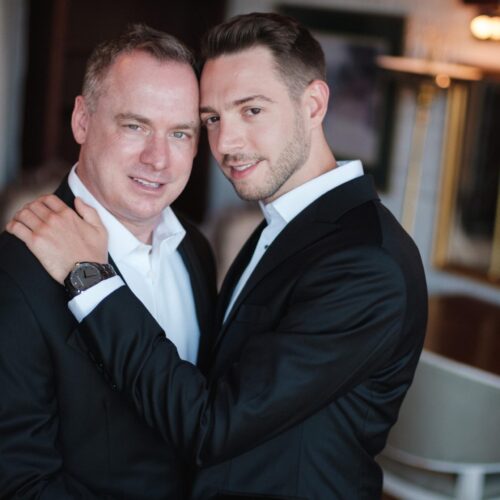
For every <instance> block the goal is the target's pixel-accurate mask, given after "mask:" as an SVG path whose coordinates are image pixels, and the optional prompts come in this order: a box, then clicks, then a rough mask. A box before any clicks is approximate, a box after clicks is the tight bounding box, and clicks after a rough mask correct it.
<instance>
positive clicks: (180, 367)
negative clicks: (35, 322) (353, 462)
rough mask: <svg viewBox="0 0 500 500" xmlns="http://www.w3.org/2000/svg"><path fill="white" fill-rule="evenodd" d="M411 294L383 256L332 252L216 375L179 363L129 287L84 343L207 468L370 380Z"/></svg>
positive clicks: (93, 323) (97, 315) (91, 319)
mask: <svg viewBox="0 0 500 500" xmlns="http://www.w3.org/2000/svg"><path fill="white" fill-rule="evenodd" d="M339 269H340V270H341V271H339ZM405 300H406V297H405V289H404V285H403V280H402V277H401V275H400V272H399V270H398V268H397V266H396V265H395V264H394V263H393V262H392V261H391V260H390V258H389V257H387V255H386V254H385V253H383V252H382V251H379V250H377V249H373V251H372V253H369V252H367V251H366V250H365V249H363V250H360V251H359V252H357V253H356V252H349V253H346V254H338V255H336V256H334V257H333V256H330V257H328V258H326V259H324V260H323V261H322V262H319V263H317V265H316V267H315V268H314V269H309V270H308V271H307V272H306V273H305V274H304V275H303V276H302V277H301V278H300V279H299V280H298V281H297V283H296V285H295V289H294V292H293V293H292V295H291V297H290V300H289V303H288V307H287V310H286V312H285V314H284V315H283V316H282V318H281V319H280V321H279V323H278V324H277V325H276V327H275V328H273V330H268V331H259V332H258V333H255V334H252V335H251V336H250V338H249V340H248V341H247V343H246V344H245V346H244V347H243V349H242V352H241V355H240V357H239V359H235V360H234V362H233V363H232V364H231V366H230V367H228V369H227V370H226V372H225V373H224V374H223V375H222V376H221V377H220V378H218V379H216V380H211V381H208V380H207V379H205V378H204V377H203V376H202V374H201V373H200V372H199V371H198V370H197V369H196V367H194V366H193V365H191V364H189V363H186V362H183V361H181V360H180V359H179V357H178V356H177V353H176V350H175V347H174V346H173V345H172V344H171V343H170V342H169V341H168V340H167V339H165V336H164V335H163V333H162V332H161V329H160V327H159V326H158V325H157V324H156V322H155V321H154V320H153V318H151V316H150V315H149V314H148V313H147V311H146V310H145V309H144V308H143V306H142V304H141V303H140V302H139V301H138V300H137V299H136V298H135V297H134V295H133V294H132V293H131V292H130V291H129V290H128V289H127V288H126V287H122V288H121V289H119V290H117V291H116V292H114V293H113V294H111V296H109V297H108V298H107V299H105V300H104V301H103V302H102V303H101V304H100V305H99V306H98V307H97V308H96V309H95V310H94V312H92V313H91V314H90V315H89V316H88V317H87V318H86V319H85V320H84V322H83V325H82V326H83V330H84V331H85V335H84V341H85V342H86V343H87V345H88V346H89V348H90V349H91V350H92V351H94V353H95V355H96V356H97V357H98V358H99V359H100V360H102V361H103V363H104V364H105V366H107V367H108V371H109V373H110V374H111V377H112V378H113V380H114V382H115V383H116V384H117V385H118V388H119V389H120V390H121V391H122V392H123V393H124V394H125V395H126V396H127V397H129V398H130V399H131V401H132V402H133V404H134V405H135V407H136V409H137V410H138V411H139V413H140V414H141V415H142V416H143V417H144V418H145V419H146V421H147V422H148V424H149V425H151V426H154V427H156V428H158V429H159V430H160V432H161V433H162V434H163V435H164V436H165V437H166V438H168V439H171V440H172V441H174V442H175V443H176V444H177V445H178V447H179V448H180V449H182V450H184V451H185V452H186V453H187V454H189V455H190V458H191V459H193V460H195V461H196V463H197V464H198V465H207V464H211V463H214V462H218V461H220V460H224V459H225V458H228V457H230V456H234V455H237V454H239V453H241V452H244V451H247V450H248V449H250V448H252V447H253V446H256V445H257V444H259V443H261V442H263V441H265V440H268V439H270V438H272V437H273V436H275V435H276V434H278V433H279V432H281V431H283V430H285V429H287V428H289V427H290V426H292V425H294V424H296V423H298V422H300V421H301V420H303V419H305V418H307V417H308V416H309V415H311V414H312V413H314V412H316V411H318V410H320V409H322V408H323V407H325V406H326V405H328V404H329V403H331V402H332V401H333V400H334V399H335V398H337V397H339V396H341V395H342V394H345V393H346V392H347V391H349V390H350V389H351V388H352V387H354V386H355V385H357V384H359V383H360V382H362V381H364V380H366V379H367V378H368V377H369V376H370V375H371V374H373V373H374V371H376V370H377V369H378V368H380V367H381V366H382V365H383V364H384V363H385V362H386V361H387V360H388V359H389V358H390V356H391V354H392V351H393V349H394V348H395V346H396V344H397V342H398V341H399V338H400V332H401V328H402V323H403V319H404V314H405ZM231 333H233V332H229V333H228V335H231Z"/></svg>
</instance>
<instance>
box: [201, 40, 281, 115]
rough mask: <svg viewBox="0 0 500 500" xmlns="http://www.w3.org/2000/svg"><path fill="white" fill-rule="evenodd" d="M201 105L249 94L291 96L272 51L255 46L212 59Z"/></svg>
mask: <svg viewBox="0 0 500 500" xmlns="http://www.w3.org/2000/svg"><path fill="white" fill-rule="evenodd" d="M200 86H201V105H202V106H204V105H211V104H213V103H210V102H209V101H212V100H214V99H221V98H223V99H228V100H232V99H239V98H242V97H243V96H245V95H268V94H269V95H274V94H280V93H283V94H282V95H283V96H288V91H287V87H286V85H285V83H284V81H283V79H282V77H281V75H280V74H279V73H278V70H277V69H276V64H275V61H274V58H273V55H272V53H271V51H270V50H269V49H267V48H265V47H254V48H250V49H246V50H243V51H241V52H237V53H234V54H228V55H223V56H220V57H217V58H215V59H209V60H208V61H207V62H206V63H205V66H204V68H203V72H202V75H201V83H200Z"/></svg>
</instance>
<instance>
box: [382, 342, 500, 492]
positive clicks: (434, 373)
mask: <svg viewBox="0 0 500 500" xmlns="http://www.w3.org/2000/svg"><path fill="white" fill-rule="evenodd" d="M379 463H380V465H381V466H382V468H383V469H384V491H385V492H386V493H388V494H390V495H393V496H396V497H397V498H401V499H403V500H449V499H457V500H482V499H491V500H493V499H495V500H500V377H499V376H497V375H493V374H490V373H487V372H485V371H482V370H478V369H476V368H472V367H469V366H467V365H464V364H462V363H457V362H455V361H451V360H449V359H447V358H444V357H442V356H439V355H436V354H433V353H431V352H428V351H423V353H422V356H421V359H420V361H419V364H418V367H417V371H416V373H415V379H414V381H413V385H412V386H411V387H410V389H409V391H408V394H407V396H406V399H405V401H404V402H403V405H402V407H401V411H400V415H399V419H398V422H397V423H396V425H395V426H394V428H393V429H392V430H391V432H390V434H389V438H388V443H387V447H386V449H385V450H384V452H383V453H382V454H381V456H380V457H379Z"/></svg>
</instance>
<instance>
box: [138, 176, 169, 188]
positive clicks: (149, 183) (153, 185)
mask: <svg viewBox="0 0 500 500" xmlns="http://www.w3.org/2000/svg"><path fill="white" fill-rule="evenodd" d="M131 179H132V180H133V181H134V182H136V183H137V184H139V185H141V186H144V187H148V188H151V189H158V188H159V187H161V186H163V184H162V183H160V182H153V181H147V180H146V179H141V178H140V177H131Z"/></svg>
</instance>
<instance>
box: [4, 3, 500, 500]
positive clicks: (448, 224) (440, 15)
mask: <svg viewBox="0 0 500 500" xmlns="http://www.w3.org/2000/svg"><path fill="white" fill-rule="evenodd" d="M252 11H280V12H284V13H288V14H290V15H292V16H295V17H296V18H298V19H299V20H301V21H302V22H304V23H305V24H306V25H308V26H309V27H310V28H311V30H312V31H313V32H314V33H315V34H316V36H317V37H318V39H319V40H320V42H321V44H322V45H323V47H324V49H325V53H326V58H327V68H328V83H329V84H330V87H331V94H332V98H331V103H330V108H329V112H328V114H327V117H326V120H325V127H326V131H327V136H328V140H329V141H330V144H331V146H332V148H333V150H334V152H335V154H336V156H337V157H338V158H339V159H349V158H360V159H362V161H363V164H364V166H365V169H366V171H368V172H370V173H371V174H372V175H373V176H374V178H375V181H376V184H377V186H378V189H379V193H380V196H381V198H382V200H383V202H384V203H385V204H386V205H387V206H388V208H389V209H390V210H391V211H392V212H393V213H394V214H395V215H396V217H397V218H398V219H399V220H400V221H401V222H402V224H403V225H404V227H405V228H406V229H407V231H408V232H409V233H410V234H411V235H412V236H413V238H414V239H415V241H416V243H417V245H418V247H419V249H420V252H421V254H422V257H423V260H424V265H425V268H426V273H427V279H428V285H429V292H430V320H429V330H428V335H427V341H426V351H425V352H424V356H423V361H422V367H421V370H422V374H420V371H419V372H417V379H416V384H415V385H414V386H415V388H416V389H415V391H414V392H413V393H411V394H410V396H409V399H408V401H409V402H408V404H407V408H408V409H406V407H405V408H403V410H402V416H401V419H400V422H399V423H398V426H399V428H398V429H396V430H395V432H394V435H393V436H392V437H391V440H392V441H391V440H390V443H389V447H388V450H389V451H388V454H387V457H386V460H387V461H386V462H385V463H384V468H385V469H386V478H388V479H387V485H386V489H387V491H388V492H390V493H391V494H393V495H398V497H399V498H426V499H431V498H436V499H437V498H462V499H463V500H473V499H474V498H500V451H499V450H500V438H499V436H500V432H499V431H500V404H498V402H499V401H500V396H499V394H500V312H499V311H500V196H499V193H500V3H499V2H498V1H497V0H419V1H414V0H302V1H300V0H287V1H286V2H275V1H271V0H254V1H247V0H205V1H203V0H183V1H182V2H169V1H164V0H140V1H139V0H119V1H118V0H85V1H84V0H0V116H1V117H3V122H2V123H3V126H2V127H0V191H1V195H0V225H1V226H2V227H3V226H4V224H5V222H6V221H7V220H8V219H9V218H10V216H11V215H12V213H13V212H14V211H15V210H17V209H18V208H19V207H20V206H22V204H24V203H25V202H26V201H27V200H29V199H31V198H33V197H34V196H36V195H38V194H40V193H42V192H50V191H52V190H53V189H54V188H55V187H56V186H57V185H58V183H59V181H60V180H61V178H62V176H64V175H65V173H66V172H67V171H68V170H69V168H70V167H71V166H72V165H73V164H74V162H75V161H76V159H77V155H78V148H77V145H76V144H75V143H74V141H73V138H72V135H71V130H70V116H71V111H72V107H73V102H74V98H75V96H76V95H78V94H79V93H80V89H81V81H82V77H83V72H84V67H85V62H86V59H87V57H88V56H89V54H90V52H91V50H92V48H93V47H94V46H95V45H96V44H97V43H98V42H99V41H101V40H103V39H106V38H109V37H112V36H115V35H117V34H118V33H119V32H121V31H122V30H123V28H124V27H125V26H126V25H127V24H128V23H130V22H145V23H147V24H149V25H151V26H153V27H154V28H157V29H160V30H164V31H167V32H170V33H172V34H174V35H176V36H177V37H179V38H180V39H182V40H183V41H185V42H186V43H187V44H188V45H189V46H191V47H192V48H193V49H194V50H195V51H198V50H199V43H200V37H201V35H202V34H203V33H204V32H205V31H206V30H207V29H208V28H209V27H210V26H212V25H214V24H217V23H219V22H221V21H223V20H224V19H226V18H228V17H231V16H233V15H236V14H240V13H245V12H252ZM177 206H178V208H179V209H181V210H182V211H184V212H185V213H186V214H187V215H188V216H189V217H191V219H193V220H194V221H195V222H196V223H198V224H199V225H200V227H202V229H203V230H204V231H205V232H206V234H207V235H208V237H209V238H210V239H211V241H212V243H213V245H214V249H215V251H216V255H217V258H218V262H219V273H220V276H223V274H224V272H225V270H226V269H227V266H228V265H229V262H230V261H231V259H232V258H233V256H234V255H235V253H236V251H237V249H238V248H239V246H240V245H241V243H242V242H243V241H244V239H245V238H246V237H247V235H248V234H249V233H250V232H251V230H252V229H253V228H254V227H255V226H256V225H257V223H258V222H259V221H260V219H261V215H260V213H259V210H258V208H257V207H255V206H253V205H249V204H246V203H243V202H241V201H240V200H239V199H238V198H237V197H236V196H235V195H234V193H233V190H232V188H231V186H230V185H229V183H227V182H226V181H225V179H224V178H223V177H222V175H221V174H220V173H219V171H218V168H217V166H216V165H215V163H214V162H213V160H212V159H211V157H210V153H209V150H208V147H207V144H206V140H205V139H204V138H203V139H202V141H201V148H200V152H199V154H198V157H197V159H196V163H195V167H194V169H193V175H192V179H191V181H190V183H189V185H188V188H187V189H186V191H185V193H184V194H183V195H182V197H181V198H180V199H179V200H178V202H177ZM426 363H427V364H426ZM429 366H430V368H429ZM424 370H431V372H432V373H431V374H429V373H428V372H427V371H426V372H425V373H424ZM432 370H438V371H437V372H434V371H432ZM439 370H441V371H439ZM452 375H453V376H452ZM425 377H430V378H428V379H425ZM439 377H444V378H443V379H440V378H439ZM447 377H448V378H447ZM449 377H452V378H451V379H449ZM453 377H454V378H453ZM424 380H425V381H426V382H425V383H424V382H423V381H424ZM440 380H446V383H448V381H449V380H451V382H450V383H451V385H449V386H448V385H446V384H445V382H443V384H444V385H440V382H439V381H440ZM465 380H467V381H469V382H470V380H473V381H474V382H477V383H478V386H477V387H475V386H470V387H469V386H468V385H467V383H468V382H467V383H466V382H465ZM485 384H486V385H485ZM430 385H432V386H434V388H437V389H436V391H437V392H436V391H434V392H432V391H430V390H429V386H430ZM466 387H467V389H466ZM485 387H486V388H488V390H491V391H492V392H491V393H490V392H488V393H487V394H486V393H485V394H486V395H482V396H480V393H481V390H483V389H484V388H485ZM417 389H418V392H417ZM438 389H439V390H438ZM412 391H413V389H412ZM466 391H469V392H466ZM431 392H432V394H431ZM481 394H482V393H481ZM474 397H478V398H483V399H478V400H477V401H476V402H475V403H474V402H473V401H475V400H474ZM419 398H423V399H419ZM432 398H434V399H432ZM405 404H406V403H405ZM495 404H496V406H495ZM412 405H413V406H412ZM410 408H412V410H410ZM423 408H427V409H433V410H436V412H437V413H433V414H432V415H431V414H430V413H432V412H430V413H429V412H427V413H425V412H423ZM471 408H472V410H474V411H472V413H471V414H470V415H469V413H470V412H469V410H471ZM415 412H417V414H416V413H415ZM418 412H420V413H422V412H423V413H422V414H420V413H418ZM428 413H429V414H428ZM453 419H458V420H453ZM490 421H491V422H492V426H493V427H492V428H493V429H495V428H496V429H497V431H496V432H493V431H492V430H491V429H490V428H489V427H488V425H487V422H490ZM417 424H418V425H419V426H420V427H418V428H417ZM438 424H439V425H441V427H439V426H438ZM431 429H433V430H431ZM487 429H488V432H489V434H484V433H486V430H487ZM492 433H493V434H494V435H492ZM466 434H467V436H468V437H467V440H465V439H464V436H465V435H466ZM402 436H403V437H402ZM410 438H411V440H410V441H411V442H410V441H408V439H410ZM440 439H443V440H444V441H441V440H440ZM446 439H448V441H446ZM471 443H472V444H471ZM475 446H476V448H475ZM455 448H456V449H455ZM391 450H392V451H391ZM415 460H416V461H415ZM470 467H472V469H471V468H470ZM426 471H432V474H431V475H430V476H426V475H425V473H426ZM391 481H392V482H391ZM414 494H415V495H417V496H412V495H414ZM418 495H422V496H418ZM495 495H496V496H495Z"/></svg>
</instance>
